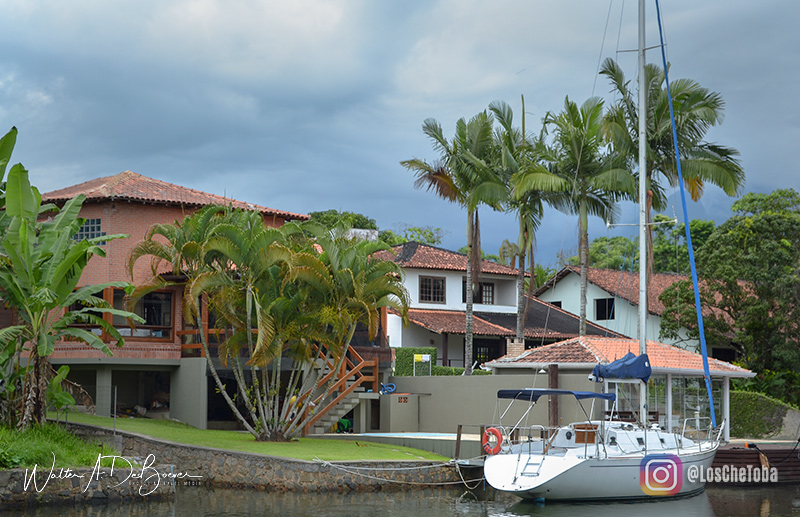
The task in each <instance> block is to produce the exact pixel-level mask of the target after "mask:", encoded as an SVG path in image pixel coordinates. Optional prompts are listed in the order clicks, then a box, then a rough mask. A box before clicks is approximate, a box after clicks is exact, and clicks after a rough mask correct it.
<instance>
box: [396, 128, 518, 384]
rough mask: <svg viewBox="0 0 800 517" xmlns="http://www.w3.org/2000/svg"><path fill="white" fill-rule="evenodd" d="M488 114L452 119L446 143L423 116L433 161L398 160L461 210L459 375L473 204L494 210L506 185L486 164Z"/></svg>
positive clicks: (470, 286) (470, 288)
mask: <svg viewBox="0 0 800 517" xmlns="http://www.w3.org/2000/svg"><path fill="white" fill-rule="evenodd" d="M492 126H493V121H492V117H491V115H489V114H488V113H486V112H481V113H479V114H477V115H475V116H474V117H472V118H471V119H470V120H469V122H467V121H466V120H465V119H463V118H461V119H459V120H458V121H457V122H456V134H455V136H454V137H453V139H452V141H449V140H448V139H447V138H445V136H444V133H443V132H442V126H441V125H440V124H439V122H437V121H436V120H434V119H432V118H429V119H426V120H425V122H424V123H423V124H422V131H423V132H424V133H425V134H426V135H427V136H428V137H429V138H430V139H431V140H432V142H433V148H434V150H436V151H438V152H439V159H438V161H436V162H435V163H433V164H430V163H428V162H426V161H424V160H420V159H418V158H414V159H411V160H404V161H402V162H400V164H401V165H402V166H404V167H405V168H407V169H408V170H410V171H412V172H413V173H414V174H415V175H416V181H415V182H414V187H415V188H418V189H419V188H425V189H426V190H432V191H434V192H435V193H436V194H437V195H438V196H439V197H441V198H442V199H445V200H447V201H450V202H454V203H458V204H459V205H461V206H462V207H464V208H465V209H466V211H467V248H468V259H467V271H466V276H467V278H466V284H467V294H466V300H465V301H466V329H465V335H464V373H465V375H471V374H472V357H473V350H472V341H473V339H472V338H473V336H472V322H473V297H474V293H475V289H476V286H477V285H478V284H479V282H480V274H481V256H480V250H481V246H480V221H479V218H478V207H479V205H480V204H482V203H483V204H486V205H488V206H491V207H492V208H495V209H499V208H500V205H501V203H502V201H503V200H504V199H506V197H507V194H506V191H507V187H506V183H505V182H504V181H503V179H502V178H500V177H498V176H497V175H496V174H495V172H494V170H493V168H492V167H491V156H492V152H493V149H494V142H493V138H492Z"/></svg>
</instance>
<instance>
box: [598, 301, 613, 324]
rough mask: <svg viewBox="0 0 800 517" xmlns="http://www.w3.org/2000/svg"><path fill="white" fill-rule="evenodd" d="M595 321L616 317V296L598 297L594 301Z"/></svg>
mask: <svg viewBox="0 0 800 517" xmlns="http://www.w3.org/2000/svg"><path fill="white" fill-rule="evenodd" d="M594 319H595V321H602V320H613V319H614V298H597V299H595V301H594Z"/></svg>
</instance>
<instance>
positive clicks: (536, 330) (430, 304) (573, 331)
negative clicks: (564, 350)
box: [378, 242, 622, 367]
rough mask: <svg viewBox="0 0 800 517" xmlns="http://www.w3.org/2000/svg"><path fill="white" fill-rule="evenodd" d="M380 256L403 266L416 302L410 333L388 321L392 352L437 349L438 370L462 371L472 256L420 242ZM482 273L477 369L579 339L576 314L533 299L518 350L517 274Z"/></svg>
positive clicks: (488, 265) (601, 332) (487, 266)
mask: <svg viewBox="0 0 800 517" xmlns="http://www.w3.org/2000/svg"><path fill="white" fill-rule="evenodd" d="M378 256H379V257H381V258H384V259H387V260H393V261H395V262H396V263H397V264H399V265H400V266H402V268H403V270H404V271H405V274H406V278H405V287H406V289H407V290H408V293H409V295H410V298H411V303H410V308H409V311H408V319H409V322H410V324H409V326H408V327H405V328H404V327H403V325H402V322H401V319H400V317H399V316H398V315H397V314H389V315H388V318H387V322H386V329H387V330H386V334H387V340H388V343H389V346H391V347H429V346H433V347H436V349H437V361H438V363H439V364H441V365H443V366H459V367H463V366H464V336H465V329H466V297H465V296H466V271H467V256H466V255H464V254H462V253H456V252H454V251H450V250H446V249H442V248H438V247H435V246H428V245H425V244H421V243H418V242H407V243H404V244H399V245H397V246H394V247H393V248H392V249H391V250H390V251H384V252H380V253H379V254H378ZM482 271H483V272H482V276H481V282H480V286H479V289H478V292H477V293H476V295H475V298H474V302H473V303H474V305H473V354H472V357H473V358H474V360H475V361H476V362H477V363H478V364H481V363H485V362H487V361H491V360H493V359H496V358H498V357H501V356H504V355H506V354H512V355H514V354H519V353H522V351H523V350H525V349H527V348H532V347H535V346H541V345H545V344H550V343H553V342H556V341H561V340H563V339H569V338H573V337H576V336H577V335H578V326H579V325H578V324H579V321H578V318H577V317H576V316H575V315H574V314H572V313H570V312H567V311H565V310H562V309H561V308H559V307H557V306H555V305H552V304H549V303H547V302H544V301H542V300H539V299H537V298H529V299H528V303H527V305H528V308H527V313H526V318H525V329H524V334H525V339H524V341H525V342H524V343H520V344H516V343H515V339H514V338H515V336H516V324H517V281H518V280H517V278H518V271H517V270H516V269H514V268H511V267H508V266H504V265H502V264H498V263H496V262H491V261H489V260H484V261H483V264H482ZM587 333H589V334H591V335H598V336H615V337H622V336H621V334H619V333H617V332H613V331H611V330H608V329H605V328H603V327H601V326H599V325H594V324H589V325H588V326H587Z"/></svg>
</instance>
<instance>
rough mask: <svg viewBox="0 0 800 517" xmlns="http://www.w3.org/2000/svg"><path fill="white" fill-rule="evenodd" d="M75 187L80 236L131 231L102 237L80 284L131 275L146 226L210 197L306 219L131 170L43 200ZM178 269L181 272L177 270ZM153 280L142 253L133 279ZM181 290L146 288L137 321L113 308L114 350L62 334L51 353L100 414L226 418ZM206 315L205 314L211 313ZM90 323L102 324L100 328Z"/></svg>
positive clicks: (277, 218) (116, 297)
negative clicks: (117, 339)
mask: <svg viewBox="0 0 800 517" xmlns="http://www.w3.org/2000/svg"><path fill="white" fill-rule="evenodd" d="M78 194H84V195H85V196H86V201H85V202H84V204H83V207H82V208H81V212H80V216H81V217H83V218H85V220H86V222H85V224H84V225H83V227H82V228H81V230H80V232H79V233H78V235H76V238H81V237H84V236H85V237H97V236H103V235H110V234H116V233H124V234H129V235H130V237H129V238H127V239H117V240H112V241H109V242H107V243H106V244H105V245H104V246H105V248H106V252H107V257H105V258H103V257H98V256H95V257H92V258H91V260H90V261H89V264H88V265H87V267H86V268H85V270H84V271H83V274H82V276H81V279H80V282H79V284H78V285H79V286H83V285H88V284H97V283H102V282H111V281H130V277H129V275H128V258H129V256H130V252H131V250H132V249H133V247H134V246H135V245H136V244H137V243H138V242H139V241H140V240H142V239H143V238H144V237H145V233H146V232H147V230H148V229H149V228H150V227H151V226H152V225H153V224H156V223H167V224H171V223H173V222H175V221H178V220H182V219H183V218H184V217H185V216H186V215H189V214H191V213H193V212H195V211H196V210H198V209H200V208H202V207H203V206H205V205H209V204H222V205H230V206H233V207H235V208H242V209H246V210H256V211H258V212H260V213H261V214H262V216H263V218H264V224H266V225H269V226H280V225H283V224H284V223H285V222H287V221H302V220H306V219H308V216H307V215H304V214H298V213H293V212H287V211H283V210H276V209H272V208H267V207H263V206H259V205H255V204H251V203H245V202H242V201H237V200H233V199H229V198H225V197H222V196H219V195H215V194H209V193H206V192H201V191H198V190H194V189H190V188H186V187H182V186H179V185H174V184H172V183H167V182H164V181H160V180H157V179H153V178H148V177H146V176H142V175H141V174H137V173H134V172H131V171H125V172H122V173H120V174H117V175H115V176H109V177H104V178H97V179H94V180H91V181H87V182H85V183H81V184H79V185H74V186H71V187H67V188H63V189H60V190H55V191H52V192H47V193H45V194H43V196H42V200H43V201H44V202H50V203H55V204H56V205H63V204H64V203H65V202H66V201H67V200H68V199H71V198H73V197H75V196H76V195H78ZM166 273H173V272H166ZM174 273H176V275H175V277H176V279H178V280H179V278H180V275H179V273H180V272H174ZM151 280H152V271H151V269H150V262H149V261H148V260H140V261H138V262H137V263H136V265H135V268H134V271H133V279H132V281H133V283H134V284H136V285H143V284H146V283H149V282H150V281H151ZM123 295H124V293H123V291H121V290H119V289H113V288H110V289H106V290H105V291H104V292H103V293H102V296H103V297H104V298H105V299H106V300H107V301H108V302H109V303H111V304H113V306H114V307H117V308H121V307H122V306H123ZM182 295H183V287H182V286H181V285H180V284H179V285H175V286H173V287H170V288H167V289H163V290H158V291H154V292H152V293H150V294H147V295H145V296H144V297H143V298H142V299H141V301H140V302H139V303H138V304H137V305H136V307H135V308H134V312H136V313H137V314H139V315H140V316H142V317H143V318H144V320H145V322H144V323H143V324H140V325H137V326H136V328H135V329H132V328H131V327H130V326H128V325H127V322H125V321H122V320H120V321H117V319H116V318H111V316H110V315H108V316H107V317H108V318H110V321H111V322H112V323H114V324H115V325H117V326H118V328H119V330H120V332H121V333H122V335H123V336H124V337H125V344H124V346H122V347H121V348H117V347H116V346H111V349H112V352H113V356H112V357H107V356H105V355H104V354H102V353H101V352H99V351H97V350H94V349H92V348H90V347H88V346H87V345H85V344H83V343H78V342H61V343H57V345H56V348H55V351H54V352H53V354H52V355H51V356H50V361H51V363H52V364H53V365H54V366H55V367H56V368H58V366H60V365H62V364H66V365H69V367H70V373H69V377H68V379H70V380H72V381H74V382H76V383H78V384H80V385H82V386H83V387H84V388H85V389H86V391H87V392H88V394H89V395H90V396H91V398H92V399H93V401H94V404H95V406H96V412H97V414H99V415H102V416H109V415H110V414H112V410H113V409H114V408H116V409H118V410H130V411H135V412H137V413H140V414H141V413H143V412H148V413H149V414H150V415H153V416H156V415H159V414H161V415H163V416H165V417H169V418H176V419H178V420H181V421H183V422H186V423H189V424H191V425H194V426H196V427H200V428H206V427H207V425H208V422H209V420H214V419H216V418H217V415H222V416H223V418H221V419H224V415H225V412H226V410H227V408H226V407H225V405H224V402H221V400H220V399H221V398H220V397H218V396H215V386H214V385H213V380H211V379H210V378H208V377H207V376H206V367H207V366H206V359H205V358H204V357H200V356H199V354H198V353H197V352H198V350H197V348H198V346H197V345H196V344H194V343H193V340H192V338H193V337H194V336H193V334H194V333H196V329H192V328H191V327H189V326H188V325H187V324H186V323H185V322H184V321H183V318H182V316H181V315H182ZM204 316H205V315H204ZM203 320H204V321H208V318H207V317H204V318H203ZM89 330H90V331H94V332H98V333H99V332H100V329H99V328H96V329H92V328H90V329H89ZM108 341H110V339H109V340H108Z"/></svg>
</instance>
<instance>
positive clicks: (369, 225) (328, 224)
mask: <svg viewBox="0 0 800 517" xmlns="http://www.w3.org/2000/svg"><path fill="white" fill-rule="evenodd" d="M308 215H309V217H310V219H309V220H310V221H313V222H315V223H317V224H319V225H320V226H322V227H323V228H327V229H328V230H331V229H333V228H335V227H336V226H337V225H339V224H344V225H346V226H348V227H349V228H358V229H362V230H377V229H378V224H377V223H376V222H375V219H373V218H371V217H367V216H366V215H364V214H357V213H355V212H340V211H338V210H334V209H332V208H331V209H330V210H325V211H322V212H310V213H309V214H308Z"/></svg>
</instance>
